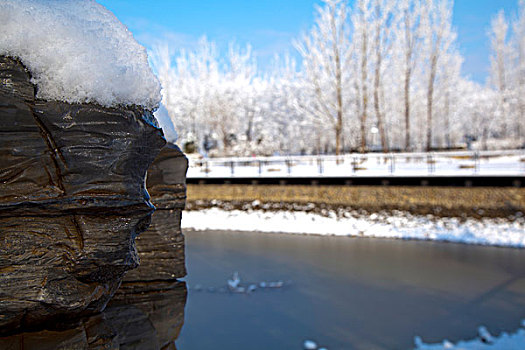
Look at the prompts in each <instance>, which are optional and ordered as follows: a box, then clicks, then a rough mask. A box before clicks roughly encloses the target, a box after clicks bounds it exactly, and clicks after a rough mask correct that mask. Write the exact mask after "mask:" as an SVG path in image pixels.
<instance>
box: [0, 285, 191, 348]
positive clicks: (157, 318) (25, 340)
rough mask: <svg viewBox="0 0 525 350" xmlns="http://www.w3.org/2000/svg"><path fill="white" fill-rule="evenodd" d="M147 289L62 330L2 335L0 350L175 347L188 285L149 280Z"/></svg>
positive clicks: (137, 289)
mask: <svg viewBox="0 0 525 350" xmlns="http://www.w3.org/2000/svg"><path fill="white" fill-rule="evenodd" d="M152 287H153V289H155V292H152V291H151V289H152ZM147 289H148V290H149V292H145V291H144V290H143V288H142V287H141V286H138V285H135V286H133V288H132V290H127V293H126V296H125V298H122V299H118V298H117V299H115V300H113V301H112V305H110V306H108V307H107V309H106V310H105V311H104V312H102V313H101V314H97V315H95V316H92V317H89V318H83V319H80V320H78V321H77V322H76V323H75V324H73V325H71V324H69V328H66V329H63V330H60V329H52V330H45V331H39V332H33V333H22V334H17V335H13V336H9V337H4V338H1V337H0V349H26V350H54V349H127V350H131V349H137V350H139V349H166V350H167V349H176V347H175V340H176V339H177V338H178V336H179V334H180V331H181V328H182V325H183V323H184V306H185V303H186V295H187V290H186V285H185V283H184V282H175V283H148V286H147ZM59 326H60V325H59Z"/></svg>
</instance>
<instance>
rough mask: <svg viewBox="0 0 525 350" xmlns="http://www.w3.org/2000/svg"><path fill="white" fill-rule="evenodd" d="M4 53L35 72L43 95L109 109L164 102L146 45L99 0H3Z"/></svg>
mask: <svg viewBox="0 0 525 350" xmlns="http://www.w3.org/2000/svg"><path fill="white" fill-rule="evenodd" d="M0 33H2V34H1V35H0V55H4V56H10V57H14V58H18V59H20V60H21V61H22V63H23V64H24V65H25V66H26V67H27V68H28V69H29V70H30V71H31V74H32V82H33V83H34V84H36V86H37V88H38V93H37V97H38V98H41V99H45V100H56V101H64V102H69V103H84V102H96V103H99V104H101V105H103V106H106V107H111V106H116V105H139V106H142V107H144V108H146V109H149V110H153V109H155V108H157V106H158V105H159V103H160V99H161V95H160V89H161V88H160V84H159V81H158V79H157V78H156V76H155V75H154V74H153V72H152V70H151V68H150V66H149V64H148V58H147V53H146V50H145V48H144V47H142V46H141V45H139V44H138V43H137V42H136V41H135V39H134V38H133V36H132V34H131V32H130V31H128V29H127V28H126V27H125V26H124V25H123V24H122V23H121V22H120V21H119V20H118V19H117V18H116V17H115V16H114V15H113V14H112V13H111V12H110V11H109V10H107V9H106V8H105V7H103V6H102V5H100V4H98V3H96V2H95V1H94V0H2V1H1V2H0Z"/></svg>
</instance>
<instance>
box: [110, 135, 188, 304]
mask: <svg viewBox="0 0 525 350" xmlns="http://www.w3.org/2000/svg"><path fill="white" fill-rule="evenodd" d="M187 170H188V159H187V158H186V157H185V156H184V154H183V153H182V152H181V150H180V149H179V148H178V147H177V146H176V145H173V144H167V145H166V146H165V147H164V148H163V149H162V150H161V151H160V153H159V155H158V156H157V158H155V160H154V161H153V164H151V166H150V167H149V169H148V176H147V182H146V183H147V188H148V191H149V193H150V195H151V201H152V202H153V204H154V205H155V207H156V208H157V210H156V211H155V213H154V214H153V217H152V220H151V225H150V227H149V229H148V230H147V231H145V232H143V233H142V234H141V235H140V236H139V237H137V240H136V242H137V251H138V254H139V257H140V266H139V267H138V268H137V269H135V270H132V271H129V272H128V273H126V276H125V278H124V282H123V283H130V284H133V283H141V282H148V281H170V280H174V279H176V278H180V277H184V276H185V275H186V267H185V264H184V236H183V235H182V231H181V226H180V222H181V215H182V210H183V209H184V205H185V202H186V171H187ZM122 289H123V290H124V289H125V288H124V286H123V288H122ZM120 293H121V291H119V294H120Z"/></svg>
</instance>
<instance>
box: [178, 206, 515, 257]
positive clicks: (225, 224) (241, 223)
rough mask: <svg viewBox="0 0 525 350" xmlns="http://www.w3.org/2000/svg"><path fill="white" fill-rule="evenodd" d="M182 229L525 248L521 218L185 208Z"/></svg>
mask: <svg viewBox="0 0 525 350" xmlns="http://www.w3.org/2000/svg"><path fill="white" fill-rule="evenodd" d="M182 227H183V228H184V229H194V230H201V231H204V230H225V231H254V232H275V233H292V234H315V235H330V236H357V237H378V238H379V237H381V238H399V239H418V240H432V241H448V242H458V243H467V244H479V245H491V246H507V247H516V248H525V219H524V218H522V217H521V218H515V220H514V221H510V220H506V219H488V218H486V219H482V220H476V219H466V220H460V219H458V218H438V217H433V216H431V215H427V216H417V215H411V214H409V213H404V212H397V213H394V214H388V213H379V214H372V215H369V216H357V217H356V216H350V217H337V215H336V214H335V213H334V212H332V213H326V215H324V216H323V215H319V214H315V213H307V212H302V211H295V212H292V211H277V212H271V211H264V210H253V211H241V210H231V211H229V210H223V209H219V208H211V209H204V210H199V211H186V212H185V213H184V219H183V220H182Z"/></svg>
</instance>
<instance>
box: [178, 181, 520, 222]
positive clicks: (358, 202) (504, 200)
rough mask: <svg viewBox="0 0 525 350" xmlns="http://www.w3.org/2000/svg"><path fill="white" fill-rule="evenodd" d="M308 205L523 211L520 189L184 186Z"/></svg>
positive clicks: (197, 192)
mask: <svg viewBox="0 0 525 350" xmlns="http://www.w3.org/2000/svg"><path fill="white" fill-rule="evenodd" d="M211 200H220V201H226V202H251V201H254V200H258V201H260V202H262V203H298V204H306V203H314V204H318V205H319V204H323V205H327V206H331V207H351V208H355V209H364V210H367V211H378V210H404V211H410V212H413V213H418V214H438V215H443V216H464V215H469V216H478V217H479V216H493V217H504V216H509V215H514V214H515V213H516V212H519V211H521V212H525V189H524V188H459V187H386V186H385V187H380V186H358V187H355V186H277V185H268V186H263V185H253V186H252V185H188V201H189V202H195V201H211Z"/></svg>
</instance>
